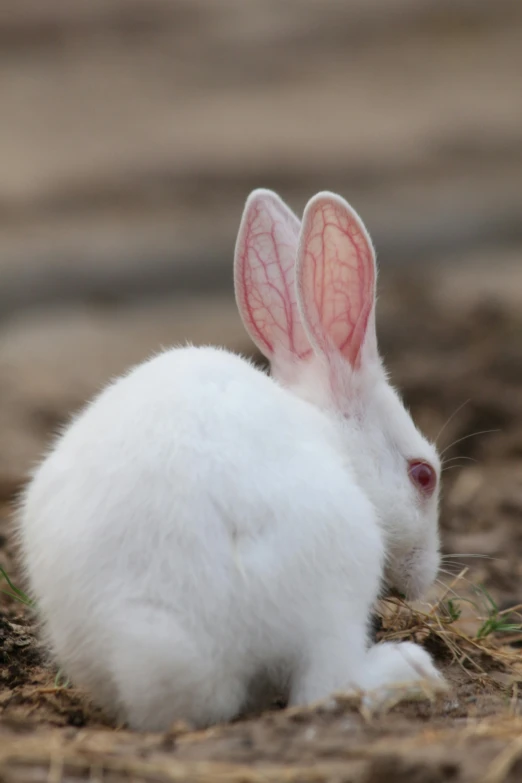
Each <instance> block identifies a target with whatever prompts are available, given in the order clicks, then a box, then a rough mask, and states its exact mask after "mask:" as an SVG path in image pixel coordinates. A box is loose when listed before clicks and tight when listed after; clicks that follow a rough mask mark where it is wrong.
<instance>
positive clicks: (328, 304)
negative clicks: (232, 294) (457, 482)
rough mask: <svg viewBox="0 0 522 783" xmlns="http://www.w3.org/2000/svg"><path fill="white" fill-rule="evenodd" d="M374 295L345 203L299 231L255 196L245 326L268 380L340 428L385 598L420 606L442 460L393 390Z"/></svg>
mask: <svg viewBox="0 0 522 783" xmlns="http://www.w3.org/2000/svg"><path fill="white" fill-rule="evenodd" d="M375 284H376V264H375V253H374V250H373V247H372V243H371V240H370V237H369V236H368V233H367V231H366V229H365V227H364V225H363V223H362V221H361V219H360V218H359V216H358V215H357V214H356V212H355V211H354V210H353V209H351V207H350V206H349V205H348V204H347V203H346V202H345V201H344V200H343V199H342V198H340V197H339V196H336V195H334V194H331V193H319V194H318V195H316V196H315V197H314V198H312V199H311V200H310V201H309V202H308V204H307V206H306V208H305V211H304V215H303V221H302V224H300V222H299V220H298V219H297V218H296V216H295V215H294V214H293V213H292V212H291V211H290V210H289V209H288V207H287V206H286V205H285V204H284V203H283V202H282V201H281V199H280V198H279V197H278V196H277V195H276V194H275V193H272V192H271V191H266V190H256V191H254V192H253V193H252V194H251V196H250V197H249V199H248V201H247V203H246V206H245V211H244V214H243V218H242V222H241V226H240V230H239V235H238V240H237V245H236V255H235V288H236V299H237V302H238V306H239V310H240V313H241V316H242V318H243V322H244V324H245V326H246V328H247V331H248V332H249V334H250V336H251V338H252V339H253V341H254V342H255V344H256V345H257V346H258V348H259V349H260V350H261V351H262V353H263V354H264V355H265V356H266V357H267V359H268V360H269V361H270V365H271V371H272V375H273V377H274V379H275V380H276V381H277V382H278V383H280V384H281V385H283V386H285V387H286V388H288V389H290V390H292V391H293V392H294V393H295V394H297V395H299V396H300V397H302V398H304V399H306V400H308V401H309V402H311V403H312V404H314V405H316V406H318V407H320V408H321V409H322V410H324V411H325V412H326V413H327V414H328V415H329V416H332V417H333V418H335V420H336V421H337V422H338V426H339V428H342V431H343V433H344V437H345V442H346V453H347V457H348V459H349V462H350V464H351V466H352V469H353V471H354V473H355V475H356V477H357V481H358V483H359V484H360V486H361V487H362V489H363V490H364V492H365V494H366V495H367V496H368V497H369V498H370V500H371V501H372V502H373V504H374V506H375V510H376V515H377V518H378V520H379V523H380V525H381V527H382V530H383V531H384V534H385V537H386V542H387V543H386V551H387V566H386V572H385V575H384V578H385V583H386V584H385V587H386V588H394V589H396V590H399V591H400V592H402V593H404V594H405V595H406V596H407V597H409V598H415V597H417V596H419V595H421V594H422V593H423V592H424V591H425V590H426V589H427V588H428V587H429V586H430V585H431V584H432V583H433V581H434V579H435V577H436V574H437V570H438V567H439V534H438V496H439V482H440V460H439V457H438V454H437V451H436V449H435V447H434V446H433V445H432V444H430V443H429V442H428V441H427V440H426V439H425V438H424V437H423V436H422V435H421V434H420V432H419V431H418V430H417V428H416V427H415V425H414V423H413V421H412V419H411V417H410V415H409V414H408V412H407V411H406V409H405V408H404V405H403V403H402V401H401V399H400V397H399V395H398V394H397V392H396V391H395V390H394V389H393V388H392V387H391V386H390V384H389V383H388V379H387V376H386V371H385V369H384V367H383V365H382V362H381V359H380V357H379V353H378V349H377V338H376V331H375ZM318 469H319V466H318ZM346 514H347V517H348V516H349V514H350V509H346Z"/></svg>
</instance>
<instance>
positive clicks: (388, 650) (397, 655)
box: [362, 642, 447, 706]
mask: <svg viewBox="0 0 522 783" xmlns="http://www.w3.org/2000/svg"><path fill="white" fill-rule="evenodd" d="M421 682H424V683H426V684H427V685H428V687H430V688H431V689H432V690H437V691H439V690H445V689H446V688H447V684H446V681H445V680H444V678H443V676H442V674H441V673H440V672H439V671H438V669H437V668H436V667H435V665H434V663H433V661H432V659H431V656H430V654H429V653H428V652H427V651H426V650H425V649H424V648H423V647H420V646H419V645H418V644H414V643H413V642H400V643H394V642H387V643H384V644H378V645H375V646H374V647H372V648H371V649H370V650H369V651H368V654H367V657H366V671H365V673H364V677H363V681H362V688H363V690H364V691H366V692H367V693H366V696H365V703H367V704H368V706H374V705H378V704H380V703H382V702H384V701H388V700H389V699H393V698H395V697H396V695H397V694H398V693H399V692H400V691H404V690H405V689H411V687H412V686H416V685H417V686H418V685H419V683H421Z"/></svg>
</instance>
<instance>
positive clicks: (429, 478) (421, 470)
mask: <svg viewBox="0 0 522 783" xmlns="http://www.w3.org/2000/svg"><path fill="white" fill-rule="evenodd" d="M408 475H409V477H410V478H411V480H412V481H413V483H414V484H415V486H416V487H417V489H419V490H420V492H422V494H423V495H426V496H427V497H430V495H432V494H433V490H434V489H435V487H436V485H437V474H436V473H435V470H434V469H433V468H432V467H431V465H430V464H429V462H423V461H422V460H420V459H411V460H410V461H409V463H408Z"/></svg>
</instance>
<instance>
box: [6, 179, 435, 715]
mask: <svg viewBox="0 0 522 783" xmlns="http://www.w3.org/2000/svg"><path fill="white" fill-rule="evenodd" d="M262 193H264V194H265V196H266V192H262ZM272 195H273V194H272ZM259 198H263V195H262V194H261V195H260V196H259ZM270 198H271V199H272V196H271V197H270ZM249 203H250V206H251V204H252V201H250V202H249ZM263 203H265V202H263ZM270 203H272V204H273V201H271V202H270ZM280 204H282V202H280ZM279 208H280V209H287V208H286V207H284V205H282V207H281V206H280V207H279ZM269 214H270V210H269V211H268V212H267V215H269ZM267 306H269V307H270V306H271V305H270V302H268V304H267ZM294 309H295V308H294ZM295 311H296V312H297V310H296V309H295ZM276 321H277V318H276V319H275V322H276ZM296 328H297V327H296ZM268 337H270V340H272V339H273V337H274V335H273V334H271V335H268ZM299 340H300V342H299V346H300V347H301V348H302V346H303V345H305V343H304V341H303V333H300V337H299ZM290 343H291V341H289V342H288V345H290ZM288 345H286V346H285V351H286V352H287V351H288ZM270 358H271V359H272V364H273V368H274V370H275V375H276V379H275V380H273V379H271V378H269V377H268V376H267V375H265V374H264V373H262V372H261V371H259V370H258V369H256V368H254V367H253V366H252V365H251V364H250V363H249V362H247V361H246V360H244V359H242V358H240V357H238V356H235V355H233V354H231V353H228V352H226V351H224V350H220V349H215V348H193V347H187V348H177V349H172V350H170V351H166V352H165V353H162V354H160V355H158V356H156V357H154V358H152V359H151V360H149V361H147V362H145V363H143V364H141V365H139V366H137V367H135V368H134V369H132V370H131V371H130V372H129V373H128V374H127V375H126V376H124V377H122V378H120V379H119V380H117V381H115V382H114V383H112V384H111V385H110V386H108V387H107V388H106V389H105V390H104V391H103V392H102V393H101V394H100V395H99V396H98V397H97V398H96V399H95V400H94V401H93V402H92V403H91V404H90V405H88V406H87V408H86V409H85V410H84V411H83V412H82V413H81V414H80V415H79V416H78V417H77V418H76V419H75V420H74V421H73V422H72V423H71V425H70V426H69V427H68V428H67V430H66V431H65V432H64V433H63V435H62V436H61V437H60V438H59V439H58V440H57V442H56V444H55V446H54V448H53V449H52V450H51V451H50V453H49V455H48V456H47V458H46V459H45V460H44V461H43V462H42V464H41V465H40V467H39V468H38V469H37V470H36V472H35V474H34V477H33V479H32V481H31V483H30V485H29V487H28V489H27V491H26V494H25V497H24V499H23V502H22V507H21V510H20V515H19V532H20V539H21V546H22V554H23V561H24V565H25V568H26V572H27V576H28V580H29V583H30V589H31V592H32V595H34V597H35V599H36V601H37V604H38V610H39V613H40V615H41V618H42V621H43V625H44V628H45V633H46V637H47V640H48V643H49V645H50V647H51V649H52V651H53V654H54V655H55V657H56V659H57V660H58V662H59V663H60V665H61V666H62V667H63V668H64V669H65V671H66V672H67V674H68V675H69V676H70V677H71V678H72V680H73V681H74V682H75V683H76V684H77V685H80V686H85V687H87V688H88V689H89V690H90V692H91V693H92V695H93V697H94V698H95V700H96V701H97V702H99V703H100V704H102V705H104V706H105V707H106V708H107V710H108V711H110V712H112V713H114V714H116V715H117V716H118V717H119V718H121V719H123V720H125V721H128V722H129V723H130V725H131V726H133V727H135V728H138V729H147V730H161V729H165V728H167V727H168V726H169V724H170V723H171V722H173V721H174V720H176V719H179V718H182V719H185V720H188V721H190V722H192V723H194V724H195V725H197V726H206V725H209V724H211V723H213V722H216V721H222V720H228V719H230V718H232V717H234V716H236V715H238V714H240V713H241V712H242V711H243V710H244V709H246V708H247V707H249V706H252V705H253V703H256V704H257V702H258V696H259V692H260V691H261V692H263V688H262V687H260V684H261V683H265V682H268V683H269V684H270V686H271V687H272V688H275V689H276V690H280V691H282V692H286V693H287V694H288V696H289V700H290V703H292V704H303V703H308V702H310V701H314V700H316V699H319V698H322V697H326V696H327V695H328V694H330V693H331V692H333V691H338V690H341V689H346V688H371V687H374V686H375V687H381V686H382V687H384V686H386V685H389V684H390V682H395V681H397V679H401V678H403V677H404V674H405V672H406V673H407V674H408V677H409V678H411V679H421V678H422V677H424V676H428V677H432V678H434V679H436V678H437V676H438V675H437V673H436V672H435V669H434V668H433V665H432V664H431V661H430V660H429V656H428V655H427V653H425V652H424V651H423V650H421V649H420V648H417V647H416V646H415V645H409V646H408V650H409V655H410V658H411V656H412V655H413V656H414V657H415V656H417V658H419V659H422V663H423V667H422V668H423V671H422V673H419V671H418V670H417V667H415V666H409V665H408V664H404V656H402V657H401V655H400V652H399V654H398V653H397V650H398V649H399V648H400V646H398V645H393V646H386V645H382V646H379V647H378V648H373V649H370V650H368V632H367V625H368V620H369V617H370V613H371V610H372V606H373V604H374V602H375V600H376V599H377V597H378V595H379V591H380V589H381V583H382V580H383V576H384V577H385V578H386V579H387V581H388V582H389V583H390V584H392V585H394V586H396V587H399V588H401V589H404V590H405V591H406V592H408V593H409V594H411V595H415V594H418V592H419V591H420V590H421V589H423V588H424V587H426V586H427V585H428V584H429V583H431V581H432V580H433V578H434V573H435V570H436V566H437V563H438V554H437V551H438V539H437V529H436V522H437V520H436V514H437V511H436V506H437V500H436V497H435V498H434V499H433V500H432V501H430V502H429V503H428V504H426V503H425V504H422V503H421V502H420V501H419V500H418V499H417V498H416V497H415V490H414V488H413V487H412V485H411V482H410V481H409V479H408V477H407V474H406V473H405V470H404V460H405V458H408V457H410V456H413V457H425V458H426V459H429V460H431V461H432V462H434V463H436V464H438V463H437V457H436V454H435V451H434V449H433V448H432V447H431V446H429V444H427V443H426V442H425V441H424V439H423V438H422V437H421V436H420V435H419V433H418V432H417V430H416V429H415V427H414V425H413V423H412V422H411V419H410V417H409V416H408V414H407V413H406V411H405V410H404V408H403V407H402V404H401V402H400V400H399V398H398V397H397V396H396V394H395V393H394V392H393V391H392V389H391V388H390V387H389V386H388V384H387V381H386V378H385V375H384V371H383V370H382V367H381V365H380V362H379V361H378V359H377V357H375V356H373V355H371V356H369V358H368V359H367V360H366V359H365V360H364V363H362V364H361V369H359V370H357V371H355V369H353V368H352V370H350V371H349V372H348V371H347V370H346V368H344V369H343V379H344V380H343V383H344V384H346V388H345V389H344V391H345V392H346V394H345V398H344V399H345V402H346V405H345V406H341V407H340V406H339V404H338V392H339V387H338V385H337V387H335V388H333V387H332V384H331V379H332V377H333V375H332V373H333V370H332V362H331V360H330V362H329V363H328V362H327V365H328V366H326V365H325V358H324V357H322V356H321V355H320V354H319V353H317V352H315V353H312V352H310V354H309V355H307V356H306V358H302V356H301V357H300V358H299V360H296V359H295V357H294V358H293V359H292V358H291V357H290V358H289V357H288V355H287V354H286V356H285V359H284V360H283V359H282V358H281V355H278V356H271V357H270ZM278 367H279V368H280V372H278V370H277V368H278ZM362 369H364V372H363V371H362ZM334 374H335V373H334ZM328 378H329V379H330V380H328ZM334 386H335V384H334ZM334 391H335V392H336V393H335V394H334V393H333V392H334ZM404 649H405V650H406V648H404ZM412 650H417V652H413V653H412Z"/></svg>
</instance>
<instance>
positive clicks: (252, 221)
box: [234, 190, 311, 363]
mask: <svg viewBox="0 0 522 783" xmlns="http://www.w3.org/2000/svg"><path fill="white" fill-rule="evenodd" d="M300 227H301V226H300V223H299V220H298V219H297V217H296V216H295V215H294V213H293V212H291V210H290V209H289V208H288V207H287V206H286V204H285V203H284V202H283V201H281V199H280V198H279V196H278V195H276V194H275V193H273V192H272V191H270V190H254V191H253V192H252V193H251V194H250V196H249V198H248V200H247V202H246V205H245V209H244V212H243V217H242V219H241V225H240V227H239V234H238V237H237V242H236V252H235V259H234V285H235V290H236V301H237V306H238V308H239V312H240V314H241V318H242V319H243V323H244V325H245V328H246V330H247V332H248V333H249V335H250V337H251V338H252V340H253V341H254V343H255V344H256V345H257V347H258V348H259V350H260V351H261V352H262V353H263V354H264V355H265V356H266V357H267V359H270V360H272V359H273V358H274V357H275V356H277V358H278V360H279V361H281V362H283V363H284V362H285V361H289V360H294V359H303V358H305V357H306V356H308V355H310V354H311V347H310V343H309V341H308V338H307V336H306V333H305V331H304V329H303V327H302V325H301V319H300V316H299V310H298V307H297V297H296V288H295V258H296V254H297V242H298V239H299V230H300Z"/></svg>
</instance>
